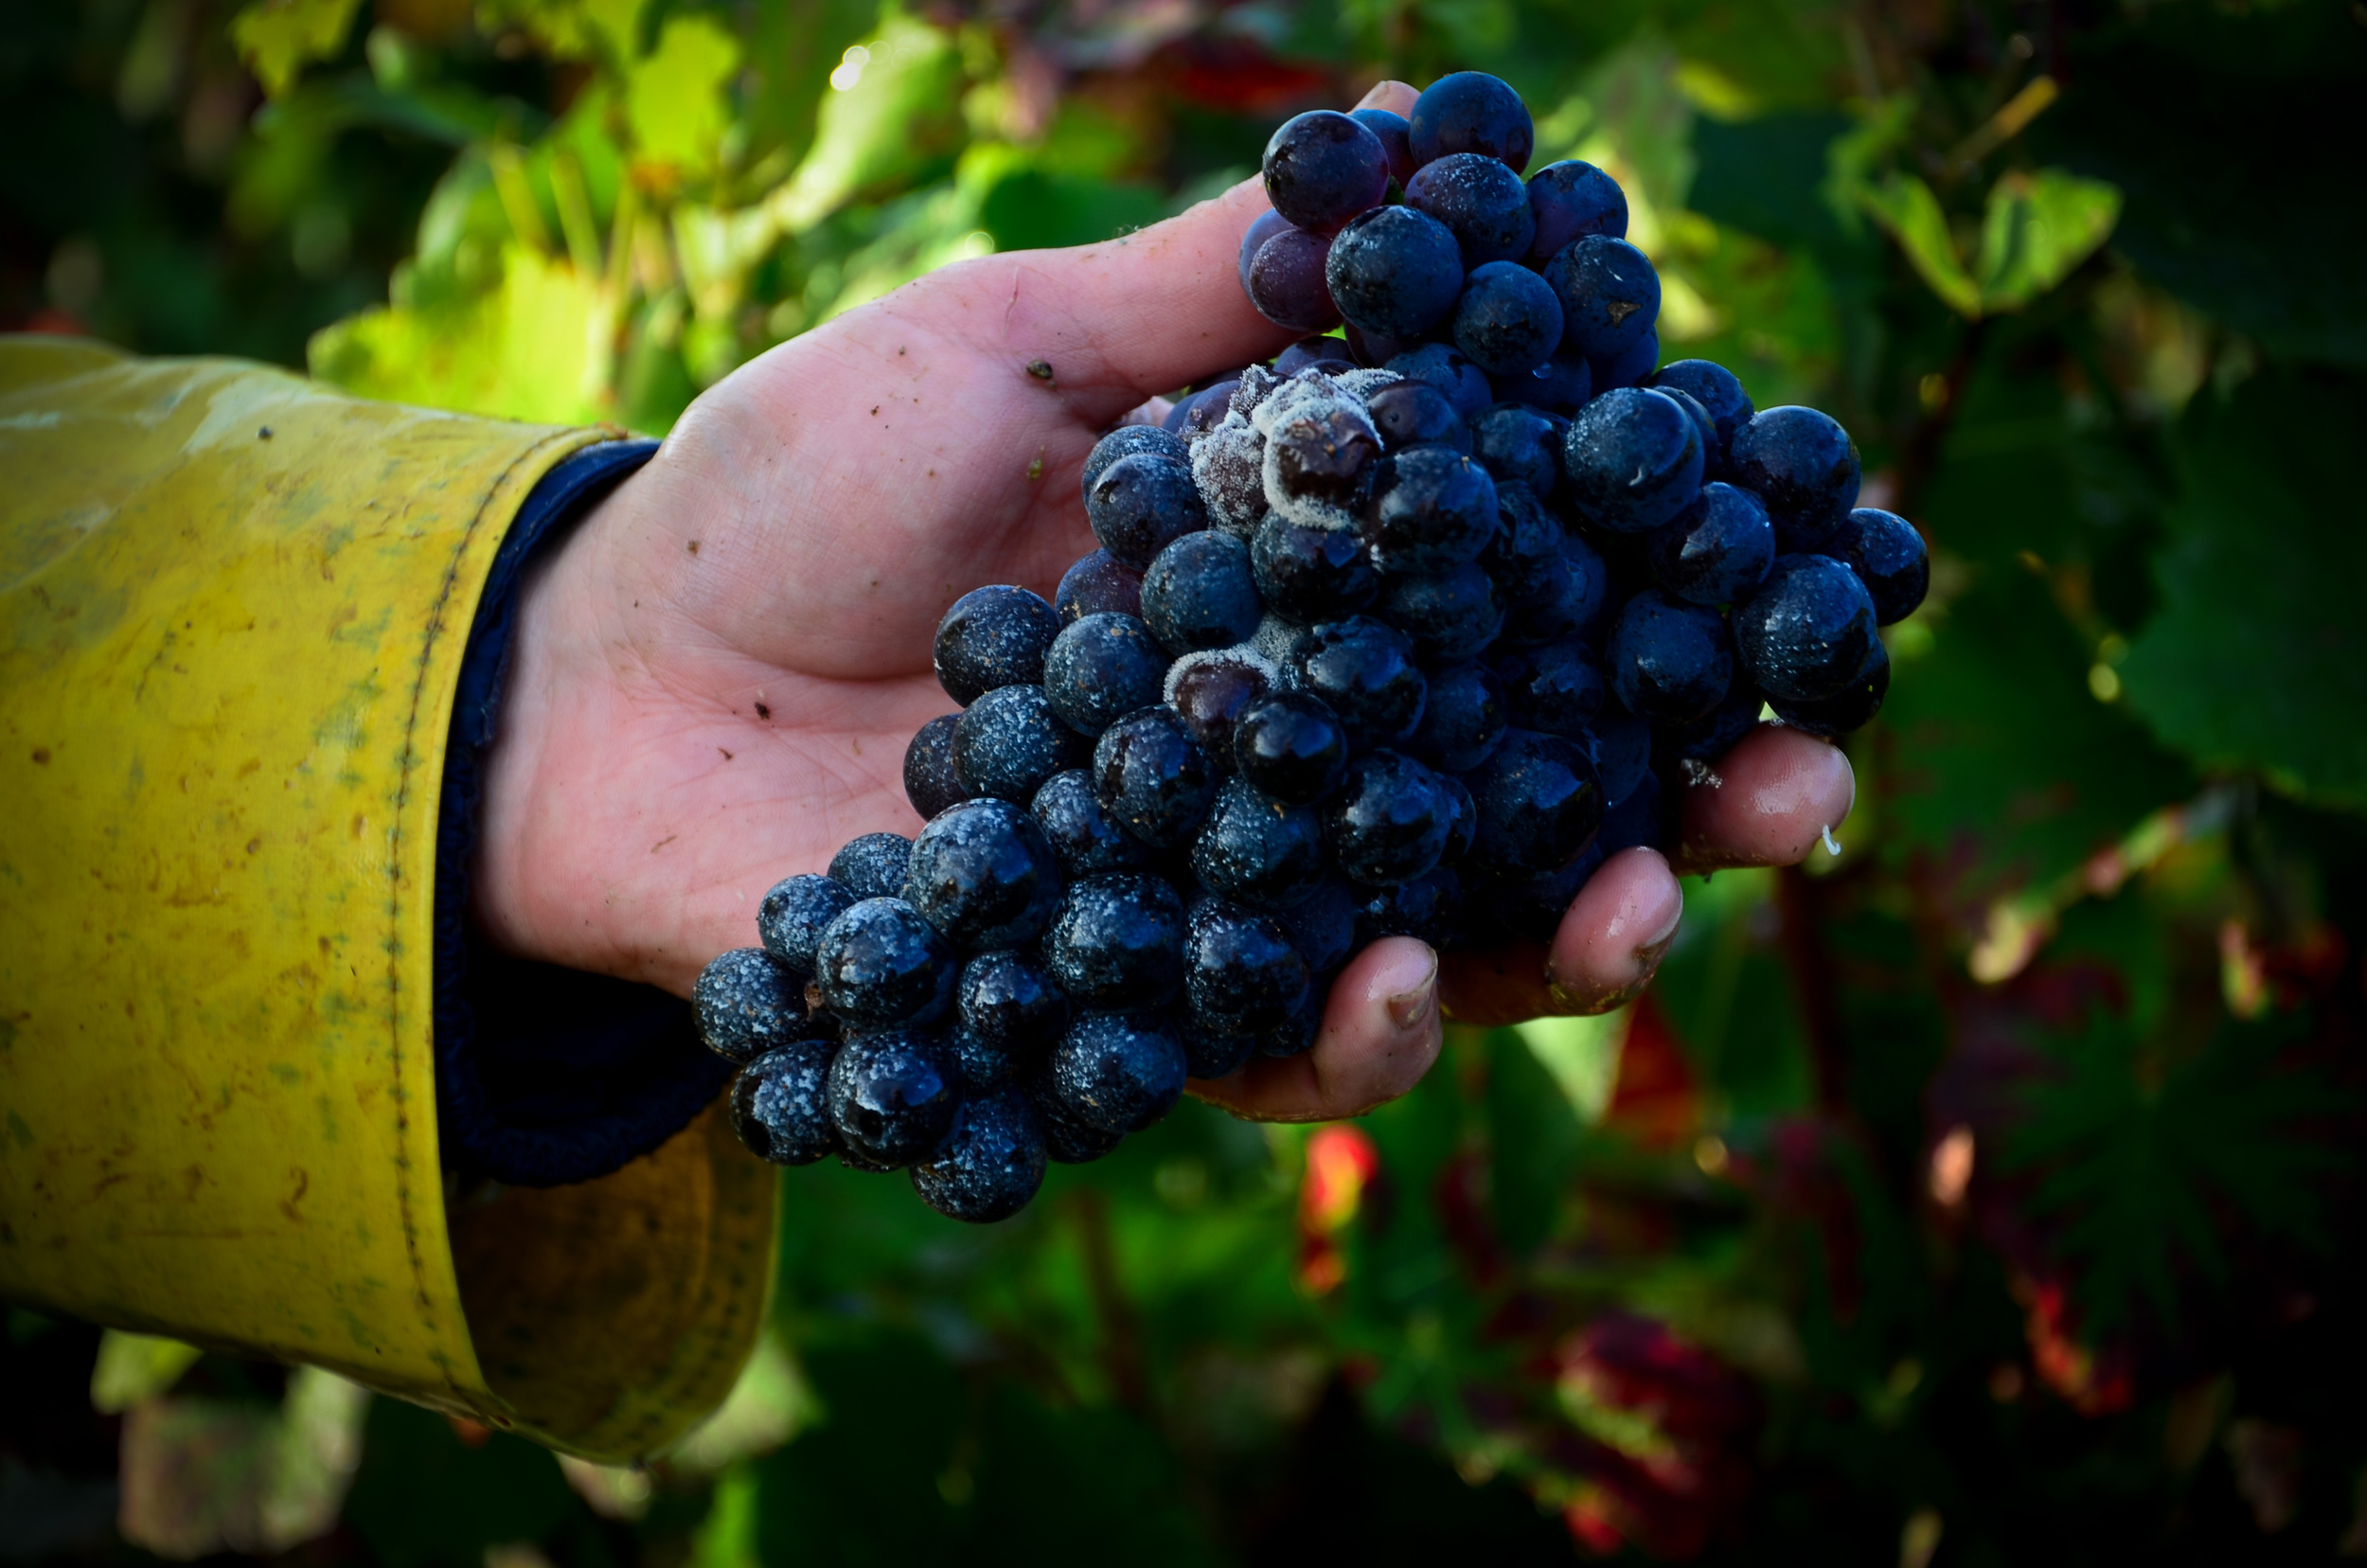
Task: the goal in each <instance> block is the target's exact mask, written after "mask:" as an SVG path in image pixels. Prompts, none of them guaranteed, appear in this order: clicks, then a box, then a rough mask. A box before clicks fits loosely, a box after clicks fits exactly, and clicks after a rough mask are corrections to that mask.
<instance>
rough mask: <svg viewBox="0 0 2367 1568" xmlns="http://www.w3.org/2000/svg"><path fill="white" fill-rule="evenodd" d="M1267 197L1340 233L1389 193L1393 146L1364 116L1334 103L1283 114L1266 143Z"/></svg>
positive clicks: (1306, 223)
mask: <svg viewBox="0 0 2367 1568" xmlns="http://www.w3.org/2000/svg"><path fill="white" fill-rule="evenodd" d="M1263 168H1264V172H1265V181H1266V199H1267V200H1268V201H1270V202H1272V204H1273V209H1274V210H1275V211H1276V212H1279V213H1280V214H1282V216H1283V217H1285V218H1287V219H1289V220H1290V222H1291V223H1295V224H1297V225H1298V226H1299V227H1300V228H1303V229H1311V230H1313V231H1314V232H1316V233H1318V234H1336V233H1337V232H1339V229H1340V225H1341V224H1343V223H1346V222H1347V221H1348V220H1349V219H1351V218H1353V217H1355V216H1356V215H1357V214H1358V213H1360V212H1362V211H1363V210H1364V209H1365V208H1367V207H1376V206H1379V205H1380V202H1381V198H1382V197H1383V196H1386V195H1387V194H1388V193H1389V150H1388V149H1387V148H1385V147H1383V146H1382V145H1381V143H1380V138H1379V136H1377V135H1375V134H1373V133H1372V131H1371V130H1370V129H1369V128H1367V127H1366V126H1365V125H1364V124H1363V123H1362V122H1361V121H1360V120H1358V119H1356V118H1355V117H1354V116H1349V115H1344V114H1341V113H1339V112H1338V111H1336V110H1331V109H1310V110H1308V112H1307V113H1306V114H1303V115H1293V116H1290V118H1289V119H1287V120H1284V121H1283V122H1282V124H1281V126H1280V128H1278V129H1277V130H1276V131H1275V132H1274V134H1273V135H1272V137H1271V138H1270V139H1269V140H1268V141H1267V143H1266V156H1265V162H1264V165H1263Z"/></svg>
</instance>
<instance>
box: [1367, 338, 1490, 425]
mask: <svg viewBox="0 0 2367 1568" xmlns="http://www.w3.org/2000/svg"><path fill="white" fill-rule="evenodd" d="M1389 368H1390V369H1392V370H1394V371H1396V372H1397V374H1398V375H1400V376H1403V377H1405V378H1406V379H1408V380H1409V381H1417V382H1421V383H1425V384H1427V385H1429V386H1432V387H1434V388H1436V389H1437V391H1438V393H1439V395H1440V396H1441V397H1444V398H1445V399H1446V400H1447V401H1448V402H1450V403H1451V404H1453V405H1454V411H1455V413H1456V414H1457V415H1459V416H1461V417H1462V418H1464V419H1477V418H1479V416H1481V415H1482V414H1485V413H1486V412H1487V410H1488V409H1489V408H1490V407H1492V406H1493V405H1494V403H1495V398H1496V389H1495V388H1494V387H1493V386H1491V385H1490V384H1489V383H1488V380H1487V372H1486V371H1485V370H1482V369H1481V368H1480V367H1479V366H1478V365H1473V364H1472V363H1471V362H1470V360H1469V359H1468V357H1466V356H1465V355H1464V354H1462V353H1461V352H1459V351H1458V350H1456V349H1455V348H1453V347H1450V346H1449V345H1447V344H1444V343H1425V344H1423V345H1421V346H1420V347H1416V348H1408V349H1407V350H1405V352H1403V353H1401V354H1398V355H1397V356H1396V357H1395V358H1393V359H1391V360H1390V362H1389Z"/></svg>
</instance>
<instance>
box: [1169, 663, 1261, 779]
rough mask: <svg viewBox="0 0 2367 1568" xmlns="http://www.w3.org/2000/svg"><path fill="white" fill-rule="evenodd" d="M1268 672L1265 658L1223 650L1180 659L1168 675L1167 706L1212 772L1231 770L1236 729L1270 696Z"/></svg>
mask: <svg viewBox="0 0 2367 1568" xmlns="http://www.w3.org/2000/svg"><path fill="white" fill-rule="evenodd" d="M1270 668H1271V667H1270V666H1268V665H1267V664H1266V663H1265V662H1264V661H1263V660H1262V659H1258V658H1253V657H1250V656H1248V655H1247V654H1245V653H1242V652H1236V651H1232V650H1217V651H1214V652H1208V653H1194V654H1191V655H1189V656H1187V657H1185V658H1182V659H1179V660H1177V661H1176V663H1175V668H1173V669H1172V670H1171V671H1170V672H1169V673H1168V675H1167V705H1168V707H1170V708H1172V709H1173V710H1174V712H1175V716H1176V717H1177V718H1178V719H1181V720H1182V721H1183V722H1184V733H1185V734H1187V735H1189V736H1190V737H1191V738H1192V739H1193V740H1194V741H1195V742H1197V743H1198V745H1199V746H1200V749H1201V753H1202V754H1203V755H1204V756H1205V757H1207V759H1208V765H1209V766H1210V768H1211V769H1213V770H1214V771H1216V772H1218V773H1226V772H1229V771H1231V769H1232V766H1233V726H1234V724H1235V722H1237V720H1238V719H1239V718H1240V716H1241V710H1242V709H1243V708H1245V707H1247V706H1249V704H1252V703H1254V702H1255V701H1256V700H1257V699H1258V698H1260V697H1263V696H1264V695H1265V694H1266V690H1267V688H1268V686H1271V685H1272V677H1271V676H1270V674H1269V673H1268V671H1269V669H1270Z"/></svg>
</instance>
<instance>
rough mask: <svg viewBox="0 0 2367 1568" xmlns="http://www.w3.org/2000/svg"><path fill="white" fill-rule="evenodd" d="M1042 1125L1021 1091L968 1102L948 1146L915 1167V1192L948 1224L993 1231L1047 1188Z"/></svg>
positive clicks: (958, 1115)
mask: <svg viewBox="0 0 2367 1568" xmlns="http://www.w3.org/2000/svg"><path fill="white" fill-rule="evenodd" d="M1043 1169H1044V1135H1043V1123H1042V1120H1041V1118H1040V1117H1039V1116H1038V1115H1037V1114H1036V1108H1035V1105H1034V1104H1033V1102H1031V1101H1030V1100H1029V1099H1028V1097H1027V1096H1026V1095H1025V1094H1024V1093H1023V1092H1021V1091H1020V1090H1018V1089H1005V1090H1002V1091H1000V1092H999V1093H996V1094H992V1095H987V1096H980V1097H978V1098H975V1099H966V1100H964V1101H963V1102H962V1104H961V1108H960V1109H959V1110H958V1111H956V1112H954V1114H953V1125H952V1128H951V1129H950V1130H949V1131H947V1132H946V1134H945V1141H944V1142H943V1143H942V1144H941V1145H939V1146H938V1148H937V1149H936V1151H935V1152H934V1153H933V1154H931V1155H930V1156H929V1157H928V1158H927V1159H925V1160H917V1161H915V1162H914V1165H913V1167H912V1184H913V1190H914V1191H915V1192H917V1193H918V1194H919V1195H920V1201H921V1202H922V1203H926V1204H928V1205H929V1206H930V1207H931V1208H933V1209H934V1210H936V1211H937V1212H938V1213H939V1214H942V1215H944V1216H945V1217H946V1218H947V1219H949V1220H959V1221H964V1222H965V1223H968V1224H972V1225H990V1224H992V1223H994V1222H995V1221H998V1220H1008V1219H1009V1218H1010V1217H1011V1216H1012V1215H1014V1214H1017V1213H1018V1212H1019V1211H1020V1210H1021V1209H1023V1208H1025V1207H1026V1206H1027V1204H1028V1202H1029V1200H1031V1199H1033V1198H1034V1197H1035V1196H1036V1193H1037V1191H1038V1190H1039V1189H1040V1188H1041V1187H1042V1185H1043Z"/></svg>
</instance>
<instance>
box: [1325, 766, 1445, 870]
mask: <svg viewBox="0 0 2367 1568" xmlns="http://www.w3.org/2000/svg"><path fill="white" fill-rule="evenodd" d="M1323 812H1324V837H1325V839H1326V842H1327V843H1328V844H1329V846H1330V848H1331V858H1332V861H1333V864H1337V865H1338V866H1339V867H1340V870H1341V871H1342V873H1343V874H1344V875H1345V876H1346V877H1347V879H1348V880H1349V881H1350V882H1361V883H1363V884H1364V885H1366V886H1367V887H1388V886H1392V885H1394V884H1396V883H1397V882H1412V881H1413V880H1414V879H1415V878H1416V877H1418V876H1421V875H1422V874H1423V873H1425V872H1427V871H1429V870H1430V869H1431V868H1432V867H1433V866H1435V865H1436V864H1438V857H1439V856H1440V855H1441V854H1443V853H1444V852H1445V851H1446V847H1447V837H1448V833H1449V831H1450V829H1451V828H1452V827H1453V824H1454V802H1453V799H1452V798H1451V797H1450V795H1449V794H1448V793H1447V791H1446V790H1445V788H1444V787H1443V781H1442V780H1441V779H1440V778H1439V776H1438V775H1436V774H1434V773H1433V772H1431V771H1430V769H1428V768H1426V767H1424V766H1422V764H1420V763H1419V762H1416V761H1415V760H1414V758H1412V757H1407V756H1404V755H1402V754H1400V753H1397V752H1393V751H1387V750H1382V751H1373V752H1367V753H1365V754H1364V755H1363V756H1362V757H1358V758H1357V759H1356V760H1355V761H1353V762H1351V763H1349V764H1348V773H1347V776H1346V777H1345V778H1344V779H1342V780H1341V781H1340V788H1339V789H1338V790H1336V791H1334V792H1333V793H1332V795H1331V798H1330V799H1328V800H1326V802H1324V807H1323Z"/></svg>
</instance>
